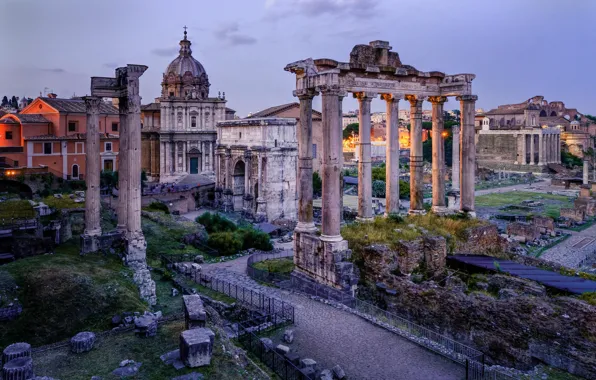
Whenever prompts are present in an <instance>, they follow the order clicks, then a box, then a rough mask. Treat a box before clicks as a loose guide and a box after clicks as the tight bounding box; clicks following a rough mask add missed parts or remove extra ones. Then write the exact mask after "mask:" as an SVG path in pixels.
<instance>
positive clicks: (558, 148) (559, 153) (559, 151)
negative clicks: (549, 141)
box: [557, 134, 561, 164]
mask: <svg viewBox="0 0 596 380" xmlns="http://www.w3.org/2000/svg"><path fill="white" fill-rule="evenodd" d="M557 163H559V164H560V163H561V135H560V134H558V135H557Z"/></svg>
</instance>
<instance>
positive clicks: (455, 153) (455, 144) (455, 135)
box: [451, 125, 461, 191]
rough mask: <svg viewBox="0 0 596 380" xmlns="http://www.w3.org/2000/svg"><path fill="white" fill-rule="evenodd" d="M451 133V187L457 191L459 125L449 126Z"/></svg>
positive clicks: (459, 143)
mask: <svg viewBox="0 0 596 380" xmlns="http://www.w3.org/2000/svg"><path fill="white" fill-rule="evenodd" d="M451 133H452V134H453V151H452V152H451V157H452V159H451V189H452V190H456V191H459V173H460V170H461V169H460V165H459V151H460V147H461V137H460V135H459V133H460V128H459V125H454V126H453V127H451Z"/></svg>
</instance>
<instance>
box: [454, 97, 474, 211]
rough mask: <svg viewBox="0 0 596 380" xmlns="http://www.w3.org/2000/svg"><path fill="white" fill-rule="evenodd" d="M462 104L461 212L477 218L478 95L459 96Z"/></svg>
mask: <svg viewBox="0 0 596 380" xmlns="http://www.w3.org/2000/svg"><path fill="white" fill-rule="evenodd" d="M457 99H458V100H459V101H460V104H461V128H462V138H461V152H460V155H461V174H460V176H461V189H460V193H461V198H460V199H461V206H460V208H461V211H463V212H465V213H468V214H470V215H471V216H475V212H474V197H475V196H474V185H475V180H476V139H475V137H476V131H475V129H474V116H475V112H476V111H475V106H476V100H477V99H478V97H477V96H476V95H463V96H458V97H457Z"/></svg>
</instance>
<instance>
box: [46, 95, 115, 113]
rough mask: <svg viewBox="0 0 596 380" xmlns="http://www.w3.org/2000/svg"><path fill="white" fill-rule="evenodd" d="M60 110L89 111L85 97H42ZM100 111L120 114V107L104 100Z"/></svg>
mask: <svg viewBox="0 0 596 380" xmlns="http://www.w3.org/2000/svg"><path fill="white" fill-rule="evenodd" d="M40 99H41V100H43V101H44V102H45V103H47V104H49V105H50V106H52V107H53V108H55V109H56V110H58V111H59V112H69V113H70V112H72V113H87V110H86V108H85V101H84V100H83V99H61V98H44V97H42V98H40ZM99 112H100V113H102V114H113V115H118V108H116V107H114V106H113V105H112V104H111V103H105V102H102V103H101V105H100V106H99Z"/></svg>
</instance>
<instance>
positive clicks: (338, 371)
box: [332, 365, 346, 380]
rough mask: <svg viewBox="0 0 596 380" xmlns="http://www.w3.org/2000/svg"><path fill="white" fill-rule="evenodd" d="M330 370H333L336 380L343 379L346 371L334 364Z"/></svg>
mask: <svg viewBox="0 0 596 380" xmlns="http://www.w3.org/2000/svg"><path fill="white" fill-rule="evenodd" d="M332 371H333V375H335V377H336V378H337V379H338V380H343V379H345V378H346V373H345V372H344V370H343V369H342V368H341V367H340V366H339V365H336V366H335V367H333V369H332Z"/></svg>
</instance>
